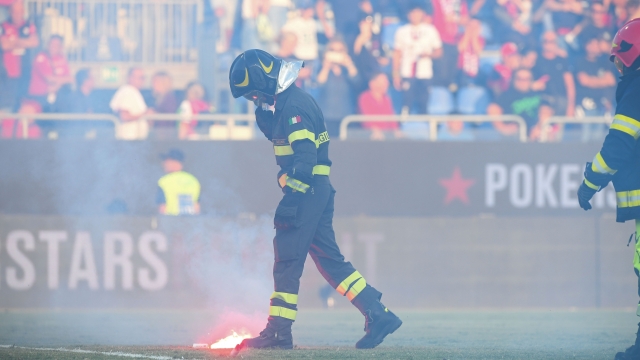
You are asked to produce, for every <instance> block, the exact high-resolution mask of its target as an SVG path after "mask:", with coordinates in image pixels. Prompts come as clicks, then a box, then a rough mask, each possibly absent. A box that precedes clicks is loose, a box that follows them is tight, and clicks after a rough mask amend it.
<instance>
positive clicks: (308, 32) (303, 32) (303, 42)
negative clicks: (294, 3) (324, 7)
mask: <svg viewBox="0 0 640 360" xmlns="http://www.w3.org/2000/svg"><path fill="white" fill-rule="evenodd" d="M298 6H299V10H300V16H296V17H294V18H291V19H289V21H287V23H286V24H285V25H284V27H283V28H282V32H288V33H292V34H294V35H295V36H296V39H297V41H296V48H295V50H294V52H293V54H294V56H295V57H296V58H297V59H298V60H304V61H313V60H317V59H318V25H317V23H316V20H315V18H314V16H315V10H314V4H313V2H312V1H308V0H305V1H302V2H300V4H299V5H298Z"/></svg>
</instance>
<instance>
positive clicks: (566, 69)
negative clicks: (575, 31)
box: [533, 31, 576, 116]
mask: <svg viewBox="0 0 640 360" xmlns="http://www.w3.org/2000/svg"><path fill="white" fill-rule="evenodd" d="M564 54H565V53H564V51H563V50H562V49H560V47H559V46H558V38H557V36H556V34H555V33H554V32H553V31H547V32H545V33H544V34H543V35H542V52H541V54H540V56H539V57H538V59H537V60H536V65H535V66H534V67H533V74H534V76H535V78H536V83H535V84H534V88H535V89H536V90H542V91H543V92H544V93H545V94H546V95H548V96H549V97H550V98H551V99H552V101H553V102H552V104H551V105H552V107H553V111H554V114H556V115H558V116H573V115H574V110H575V101H576V85H575V81H574V78H573V74H572V72H571V67H570V64H569V61H568V60H567V59H566V58H563V57H562V56H563V55H564Z"/></svg>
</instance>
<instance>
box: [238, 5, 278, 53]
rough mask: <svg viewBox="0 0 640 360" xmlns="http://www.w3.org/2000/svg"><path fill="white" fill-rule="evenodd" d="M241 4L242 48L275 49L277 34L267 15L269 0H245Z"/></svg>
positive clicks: (270, 50)
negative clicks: (274, 42)
mask: <svg viewBox="0 0 640 360" xmlns="http://www.w3.org/2000/svg"><path fill="white" fill-rule="evenodd" d="M241 6H242V7H241V9H240V12H241V14H242V48H243V49H245V50H248V49H262V50H265V51H269V52H272V51H274V50H275V49H274V48H273V45H275V44H272V42H273V41H274V40H275V37H276V34H275V33H274V31H273V28H272V27H271V24H270V23H269V18H268V16H267V13H268V11H269V0H243V1H242V2H241Z"/></svg>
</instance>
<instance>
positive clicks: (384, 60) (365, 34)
mask: <svg viewBox="0 0 640 360" xmlns="http://www.w3.org/2000/svg"><path fill="white" fill-rule="evenodd" d="M359 25H360V33H359V34H358V36H357V37H356V40H355V43H354V45H353V54H354V55H353V60H354V62H355V64H356V67H357V68H358V71H360V75H361V76H362V79H363V80H364V81H368V80H369V79H371V78H372V77H373V76H374V75H376V74H378V73H379V72H380V70H381V69H382V67H385V66H387V65H389V62H390V60H389V57H387V56H386V55H387V54H386V53H385V50H384V48H383V47H382V40H381V38H380V29H379V28H377V29H376V31H375V32H374V27H375V26H376V24H375V23H374V20H373V17H371V16H370V15H366V16H364V17H363V18H362V19H361V20H360V23H359Z"/></svg>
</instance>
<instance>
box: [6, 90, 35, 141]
mask: <svg viewBox="0 0 640 360" xmlns="http://www.w3.org/2000/svg"><path fill="white" fill-rule="evenodd" d="M41 112H42V108H41V107H40V104H39V103H38V102H37V101H34V100H29V99H27V100H23V101H22V102H21V104H20V108H19V109H18V114H21V115H24V116H25V117H24V118H21V119H4V120H2V129H1V133H0V137H2V138H3V139H39V138H41V137H42V131H41V130H40V127H38V125H37V124H36V121H35V120H34V119H30V118H29V115H33V114H40V113H41ZM25 125H26V129H25ZM25 130H26V131H25Z"/></svg>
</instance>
